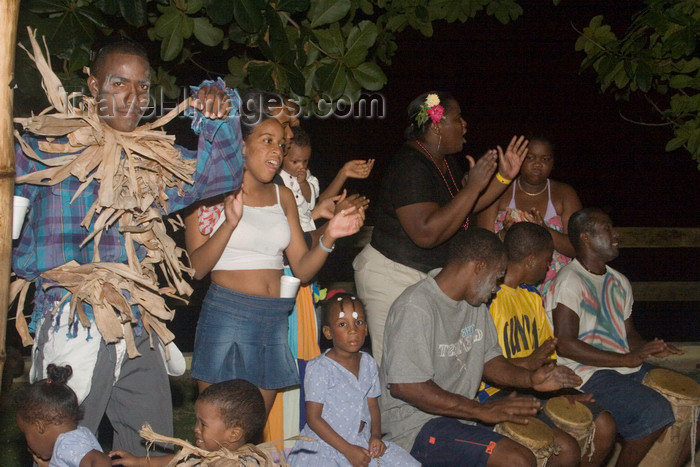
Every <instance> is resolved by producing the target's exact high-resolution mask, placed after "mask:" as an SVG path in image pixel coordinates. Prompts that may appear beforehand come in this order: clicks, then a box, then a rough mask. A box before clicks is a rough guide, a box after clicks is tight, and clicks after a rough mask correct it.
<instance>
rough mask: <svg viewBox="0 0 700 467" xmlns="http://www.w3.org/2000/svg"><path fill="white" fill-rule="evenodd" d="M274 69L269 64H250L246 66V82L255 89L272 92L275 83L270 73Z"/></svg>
mask: <svg viewBox="0 0 700 467" xmlns="http://www.w3.org/2000/svg"><path fill="white" fill-rule="evenodd" d="M274 69H275V67H274V65H273V64H272V63H270V62H250V63H249V64H248V81H249V82H250V85H251V86H252V87H254V88H256V89H261V90H263V91H272V90H274V89H275V82H274V80H273V79H272V72H273V71H274Z"/></svg>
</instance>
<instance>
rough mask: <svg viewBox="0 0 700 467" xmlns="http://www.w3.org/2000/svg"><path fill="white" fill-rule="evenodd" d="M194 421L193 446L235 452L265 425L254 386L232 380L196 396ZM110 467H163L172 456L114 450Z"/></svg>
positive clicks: (263, 410) (263, 405) (261, 401)
mask: <svg viewBox="0 0 700 467" xmlns="http://www.w3.org/2000/svg"><path fill="white" fill-rule="evenodd" d="M194 412H195V416H196V417H197V421H196V423H195V426H194V437H195V444H196V446H197V447H198V448H201V449H205V450H207V451H217V450H219V449H221V448H222V447H223V448H226V449H228V450H229V451H235V450H236V449H238V448H240V447H241V446H243V445H244V444H246V443H254V442H255V441H256V440H257V438H258V437H259V436H260V433H261V431H262V428H263V426H264V425H265V418H266V414H265V403H264V402H263V398H262V395H261V394H260V391H259V390H258V388H257V387H255V385H254V384H252V383H249V382H248V381H245V380H243V379H234V380H231V381H224V382H221V383H216V384H212V385H211V386H209V387H207V388H206V389H205V390H204V391H202V393H201V394H200V395H199V397H197V401H196V402H195V404H194ZM109 455H110V456H111V457H112V458H115V459H114V465H122V466H124V467H165V466H167V465H168V463H169V462H171V461H172V460H173V459H175V456H176V455H175V454H170V455H165V456H160V457H135V456H133V455H132V454H130V453H128V452H126V451H123V450H116V451H112V452H110V453H109Z"/></svg>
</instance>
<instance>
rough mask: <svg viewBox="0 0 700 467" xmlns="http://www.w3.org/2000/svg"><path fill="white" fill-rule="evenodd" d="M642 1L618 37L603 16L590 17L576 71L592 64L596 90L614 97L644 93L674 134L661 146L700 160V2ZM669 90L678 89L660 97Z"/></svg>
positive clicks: (580, 40)
mask: <svg viewBox="0 0 700 467" xmlns="http://www.w3.org/2000/svg"><path fill="white" fill-rule="evenodd" d="M645 3H646V4H647V7H646V8H645V9H643V10H642V11H640V12H639V14H637V15H635V16H634V17H633V20H632V23H631V24H630V26H629V28H628V30H627V32H626V33H625V35H624V36H622V38H620V39H618V38H617V36H616V35H615V34H614V33H613V32H612V30H611V28H610V26H609V25H606V24H604V20H603V17H602V16H596V17H594V18H593V19H592V20H591V21H590V23H589V25H588V27H586V28H585V29H584V30H583V33H582V34H581V36H580V37H579V38H578V40H577V41H576V50H579V51H582V52H584V53H585V55H586V57H585V58H584V60H583V61H582V63H581V69H582V70H585V69H588V68H592V69H593V70H594V71H595V72H596V76H597V81H598V83H599V84H600V88H601V90H602V91H610V92H612V93H614V94H615V97H616V98H619V99H627V98H629V95H630V93H641V94H643V95H645V96H647V100H649V101H650V102H652V101H653V102H654V104H653V107H652V108H653V109H654V111H655V112H657V113H658V115H659V118H660V120H662V121H665V122H666V123H668V124H669V125H670V127H672V128H673V133H674V137H673V138H672V139H671V140H670V141H669V142H668V143H667V145H666V150H667V151H674V150H676V149H679V148H681V147H684V148H685V149H687V150H688V151H689V152H690V153H691V155H692V157H693V158H694V159H695V160H697V161H698V163H699V164H700V94H698V91H699V90H700V73H699V72H698V70H699V69H700V58H698V57H697V41H698V37H699V36H700V4H698V2H694V1H686V0H646V2H645ZM613 85H614V86H613ZM669 90H676V91H678V92H676V93H675V94H674V95H672V96H671V97H670V99H669V98H665V99H659V97H660V96H664V95H666V94H667V93H668V92H669ZM659 102H665V104H659ZM664 107H665V108H664Z"/></svg>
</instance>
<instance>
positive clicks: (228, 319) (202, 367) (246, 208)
mask: <svg viewBox="0 0 700 467" xmlns="http://www.w3.org/2000/svg"><path fill="white" fill-rule="evenodd" d="M248 110H250V109H248ZM258 112H259V113H258V114H256V115H252V113H248V114H245V113H244V114H243V115H242V117H241V134H242V135H243V146H242V148H243V155H244V156H245V158H246V160H245V166H244V167H245V172H244V175H243V186H242V188H241V190H239V191H238V192H237V193H235V194H230V195H228V196H227V197H226V198H225V199H224V202H223V204H219V205H217V206H202V207H200V208H199V209H197V210H194V211H192V212H190V213H189V214H188V215H187V217H186V218H185V227H186V231H185V240H186V243H187V251H188V253H189V255H190V260H191V264H192V267H193V268H194V270H195V278H197V279H200V278H202V277H204V276H206V275H207V274H208V273H210V272H211V281H212V283H211V286H210V289H209V291H208V292H207V296H206V298H205V299H204V302H203V305H202V311H201V313H200V317H199V322H198V324H197V333H196V336H195V349H194V355H193V358H192V370H191V375H192V376H193V377H194V378H195V379H197V380H198V383H199V390H200V391H202V390H203V389H204V388H206V387H207V386H209V385H211V384H213V383H217V382H220V381H225V380H230V379H235V378H242V379H246V380H248V381H250V382H252V383H253V384H255V385H256V386H257V387H258V388H260V391H261V393H262V395H263V398H264V399H265V406H266V409H267V411H268V413H269V411H270V408H271V406H272V403H273V401H274V398H275V395H276V393H277V391H278V390H279V389H282V388H284V387H288V386H292V385H294V384H298V383H299V375H298V373H297V370H296V365H295V362H294V360H293V358H292V356H291V352H290V350H289V345H288V343H287V329H288V325H287V314H288V313H289V311H290V310H291V309H292V307H293V305H294V299H293V298H279V296H280V277H281V276H282V270H283V265H282V253H283V252H284V253H285V254H286V256H287V259H288V261H289V264H290V266H291V269H292V271H293V272H294V275H295V276H296V277H298V278H299V279H301V281H302V282H307V281H309V280H311V278H312V277H313V276H314V275H315V274H316V273H317V272H318V270H319V269H320V268H321V266H323V263H324V262H325V260H326V258H327V257H328V253H329V252H330V251H331V250H332V248H333V245H334V242H335V240H336V239H338V238H341V237H345V236H348V235H352V234H354V233H356V232H357V231H358V230H359V229H360V227H361V226H362V224H363V223H364V209H356V208H354V207H353V208H349V209H346V210H344V211H343V212H341V213H339V214H337V215H335V216H334V217H333V218H332V219H331V220H330V221H329V223H328V227H327V229H326V231H325V233H324V235H323V237H322V238H321V241H320V242H319V243H320V244H319V245H317V246H314V247H313V248H311V249H308V248H307V246H306V243H305V241H304V236H303V232H302V229H301V226H300V224H299V215H298V212H297V207H296V202H295V200H294V196H293V195H292V192H291V191H290V190H289V189H288V188H286V187H280V186H277V185H275V184H273V183H272V178H273V177H274V175H275V173H276V172H277V170H278V168H279V166H280V164H281V162H282V153H283V147H284V142H285V136H284V131H283V127H282V125H280V123H279V122H278V121H277V120H275V119H274V118H272V116H271V115H269V114H267V113H265V112H263V111H258ZM253 113H255V112H253ZM247 122H250V124H247Z"/></svg>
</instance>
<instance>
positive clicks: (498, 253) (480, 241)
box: [449, 227, 506, 264]
mask: <svg viewBox="0 0 700 467" xmlns="http://www.w3.org/2000/svg"><path fill="white" fill-rule="evenodd" d="M449 254H450V259H449V262H459V263H468V262H470V261H485V262H486V263H489V264H490V263H492V262H494V261H499V260H501V259H502V258H503V257H504V256H505V254H506V248H505V246H503V242H501V239H500V238H498V235H496V234H495V233H493V232H491V231H490V230H486V229H482V228H480V227H469V228H468V229H467V230H461V229H460V230H458V231H457V233H456V234H455V235H454V236H453V237H452V239H450V246H449Z"/></svg>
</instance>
